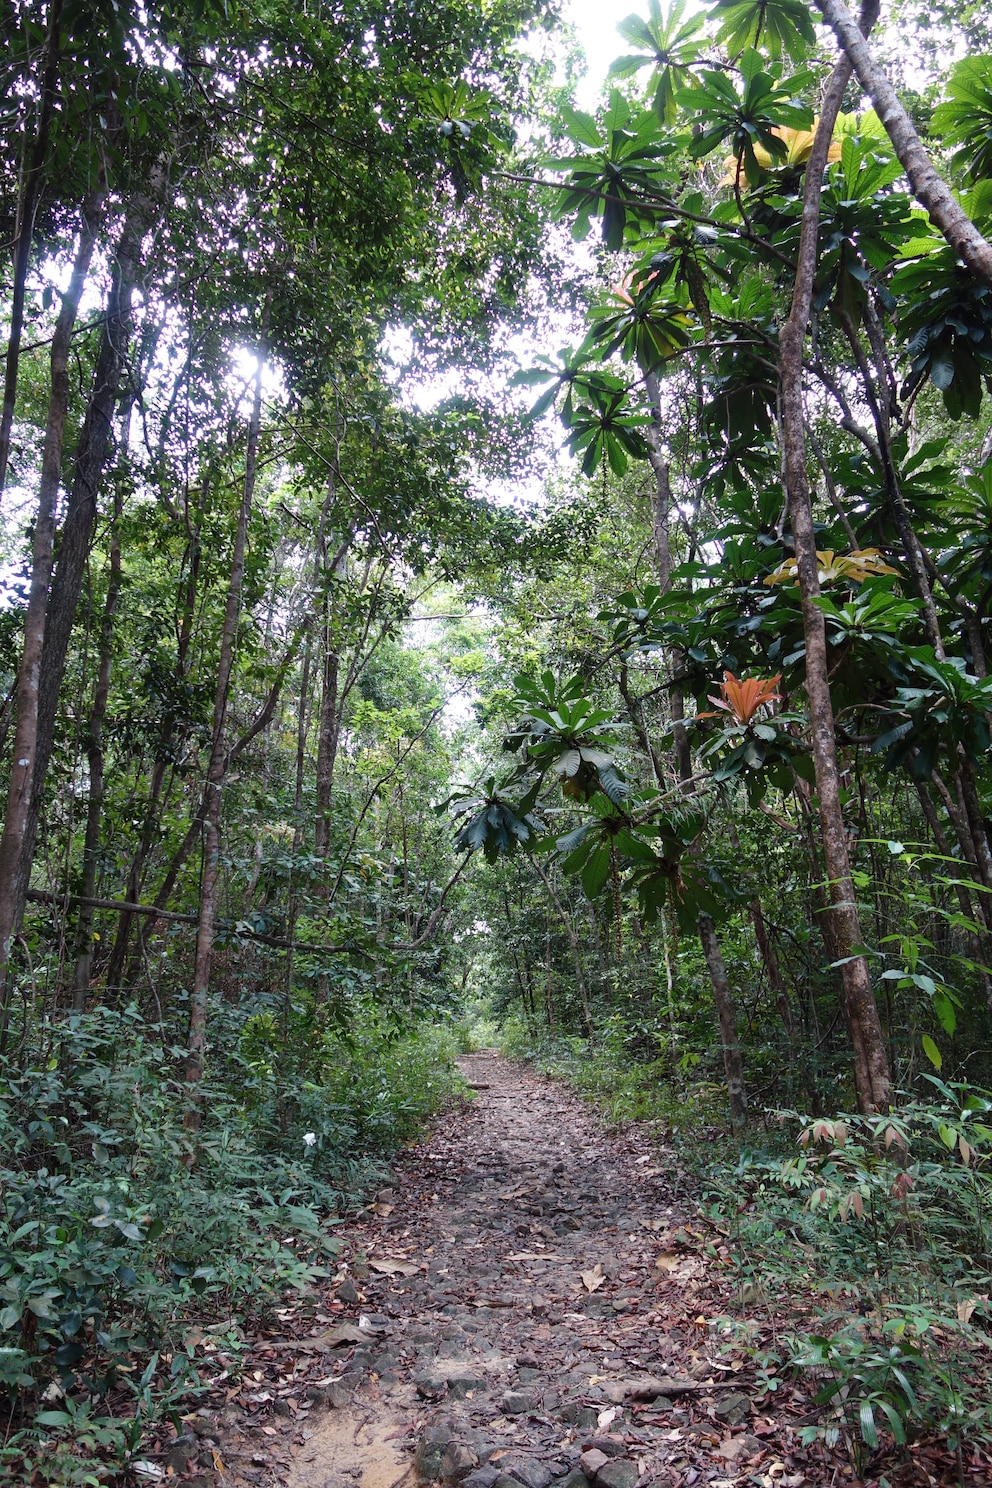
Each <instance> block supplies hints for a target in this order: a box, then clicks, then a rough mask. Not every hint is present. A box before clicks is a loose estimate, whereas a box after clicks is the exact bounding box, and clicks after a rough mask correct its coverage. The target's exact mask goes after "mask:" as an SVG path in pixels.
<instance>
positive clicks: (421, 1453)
mask: <svg viewBox="0 0 992 1488" xmlns="http://www.w3.org/2000/svg"><path fill="white" fill-rule="evenodd" d="M455 1434H456V1433H455V1428H454V1426H453V1425H452V1423H451V1422H450V1421H444V1420H441V1421H435V1422H434V1424H433V1425H432V1426H428V1428H427V1430H426V1431H425V1432H424V1434H423V1436H422V1437H421V1438H420V1440H419V1442H418V1443H417V1450H416V1452H415V1453H414V1456H413V1463H414V1467H415V1468H416V1469H417V1472H418V1473H419V1475H420V1476H421V1477H422V1478H424V1479H425V1480H426V1481H427V1482H429V1483H430V1482H435V1481H436V1480H437V1479H438V1478H440V1476H441V1463H442V1461H443V1459H444V1454H445V1451H446V1450H447V1448H448V1446H449V1445H450V1443H451V1442H452V1440H453V1439H454V1437H455Z"/></svg>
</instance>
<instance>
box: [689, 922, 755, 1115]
mask: <svg viewBox="0 0 992 1488" xmlns="http://www.w3.org/2000/svg"><path fill="white" fill-rule="evenodd" d="M699 941H700V944H701V946H702V948H703V955H704V957H705V958H706V969H707V971H708V972H709V974H710V982H711V983H712V986H713V1002H714V1004H715V1006H716V1016H717V1021H718V1022H719V1025H720V1049H721V1053H722V1054H723V1068H724V1071H725V1073H726V1076H727V1094H728V1096H729V1098H730V1121H731V1125H732V1126H734V1127H741V1126H743V1125H744V1123H745V1121H746V1120H747V1095H746V1094H745V1090H744V1061H743V1059H742V1057H741V1046H740V1041H739V1039H738V1037H737V1016H736V1013H735V1011H734V999H733V995H732V993H731V991H730V982H729V980H728V978H727V968H726V966H725V965H724V961H723V954H722V952H721V950H720V942H719V941H718V940H717V938H716V930H715V929H714V928H713V921H712V919H711V918H710V916H709V915H707V914H701V915H700V916H699Z"/></svg>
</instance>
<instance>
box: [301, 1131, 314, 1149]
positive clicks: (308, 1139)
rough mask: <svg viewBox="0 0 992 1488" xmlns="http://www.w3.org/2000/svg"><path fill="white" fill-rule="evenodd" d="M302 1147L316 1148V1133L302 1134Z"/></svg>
mask: <svg viewBox="0 0 992 1488" xmlns="http://www.w3.org/2000/svg"><path fill="white" fill-rule="evenodd" d="M303 1145H304V1147H316V1145H317V1133H316V1132H304V1133H303Z"/></svg>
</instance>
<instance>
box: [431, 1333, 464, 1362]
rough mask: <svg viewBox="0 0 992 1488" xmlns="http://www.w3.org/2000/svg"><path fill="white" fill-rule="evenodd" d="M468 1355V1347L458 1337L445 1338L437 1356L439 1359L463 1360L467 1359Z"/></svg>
mask: <svg viewBox="0 0 992 1488" xmlns="http://www.w3.org/2000/svg"><path fill="white" fill-rule="evenodd" d="M468 1356H469V1355H468V1349H467V1348H466V1347H465V1344H464V1342H462V1341H460V1340H459V1339H456V1338H448V1339H445V1341H444V1343H442V1344H440V1345H439V1347H438V1351H437V1357H438V1358H439V1359H456V1360H461V1359H467V1358H468Z"/></svg>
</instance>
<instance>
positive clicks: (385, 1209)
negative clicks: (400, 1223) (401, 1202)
mask: <svg viewBox="0 0 992 1488" xmlns="http://www.w3.org/2000/svg"><path fill="white" fill-rule="evenodd" d="M371 1208H372V1213H373V1214H378V1216H379V1218H380V1219H388V1218H389V1216H390V1215H391V1214H392V1212H393V1210H394V1209H395V1208H396V1205H395V1204H373V1205H372V1206H371Z"/></svg>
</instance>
